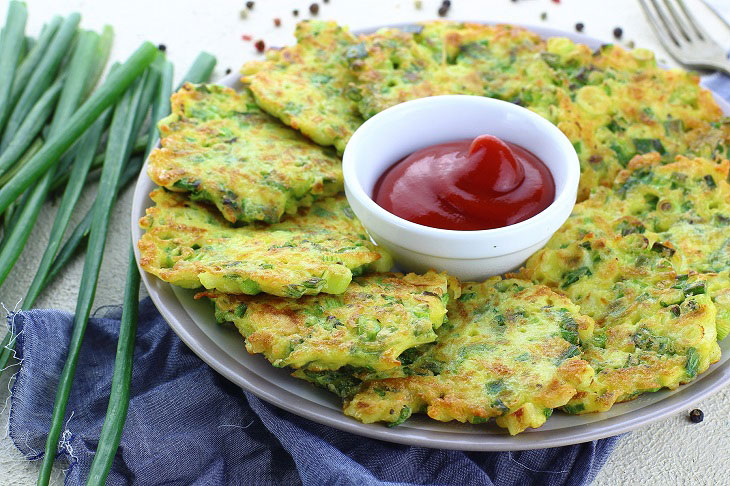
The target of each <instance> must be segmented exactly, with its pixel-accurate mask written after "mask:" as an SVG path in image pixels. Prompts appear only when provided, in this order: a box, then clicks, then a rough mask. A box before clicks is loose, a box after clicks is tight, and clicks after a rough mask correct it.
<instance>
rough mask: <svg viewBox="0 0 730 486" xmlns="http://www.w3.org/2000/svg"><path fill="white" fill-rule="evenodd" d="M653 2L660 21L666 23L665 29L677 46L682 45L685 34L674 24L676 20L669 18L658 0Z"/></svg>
mask: <svg viewBox="0 0 730 486" xmlns="http://www.w3.org/2000/svg"><path fill="white" fill-rule="evenodd" d="M651 3H652V5H653V6H654V11H655V12H656V14H657V17H659V21H660V23H661V24H662V25H664V31H665V32H666V33H667V34H668V35H669V36H670V37H671V38H672V40H673V41H674V44H676V45H677V47H682V40H683V39H684V36H682V34H681V32H679V30H680V29H679V28H678V27H677V26H676V25H675V24H674V22H672V21H671V20H669V17H668V16H667V15H666V13H665V12H664V9H663V8H662V7H661V6H660V5H659V2H658V0H651Z"/></svg>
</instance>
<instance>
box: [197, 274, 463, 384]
mask: <svg viewBox="0 0 730 486" xmlns="http://www.w3.org/2000/svg"><path fill="white" fill-rule="evenodd" d="M449 279H450V277H447V276H446V275H445V274H437V273H435V272H429V273H427V274H425V275H415V274H408V275H401V274H372V275H368V276H363V277H356V278H355V279H353V281H352V283H351V284H350V286H349V287H348V288H347V290H346V291H345V292H344V293H343V294H341V295H325V294H319V295H312V296H306V297H302V298H300V299H287V298H281V297H274V296H256V297H251V296H245V295H228V294H221V293H219V292H204V293H201V294H199V295H198V296H196V298H199V297H202V296H205V297H209V298H210V299H212V300H213V301H214V302H215V308H216V317H217V318H218V320H219V321H221V322H233V323H234V324H235V326H236V327H237V328H238V330H239V332H240V333H241V334H242V335H243V336H244V337H245V338H246V349H247V350H248V352H249V353H252V354H256V353H261V354H263V355H264V356H265V357H266V359H268V360H269V361H270V362H271V363H272V364H273V365H274V366H276V367H284V366H290V367H292V368H295V369H296V368H306V369H307V370H311V371H322V370H337V369H340V368H342V367H343V366H351V367H359V368H366V369H368V370H371V371H382V370H386V369H390V368H394V367H397V366H399V365H400V364H401V363H400V361H399V359H398V357H399V356H400V354H401V353H402V352H403V351H405V350H406V349H409V348H412V347H415V346H418V345H420V344H424V343H428V342H432V341H434V340H435V339H436V334H435V332H434V331H435V330H436V329H438V328H439V327H440V326H441V324H442V323H443V322H444V320H445V317H446V304H445V303H446V302H447V301H448V299H449V294H448V286H449ZM451 287H452V291H453V289H454V288H455V289H456V290H457V291H458V282H455V285H454V284H453V283H452V284H451ZM457 295H458V294H457Z"/></svg>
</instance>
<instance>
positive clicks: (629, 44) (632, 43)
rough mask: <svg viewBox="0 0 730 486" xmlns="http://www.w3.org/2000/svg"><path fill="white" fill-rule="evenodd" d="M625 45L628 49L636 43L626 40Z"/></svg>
mask: <svg viewBox="0 0 730 486" xmlns="http://www.w3.org/2000/svg"><path fill="white" fill-rule="evenodd" d="M626 46H627V47H628V48H629V49H633V48H634V47H636V43H635V42H634V41H632V40H630V41H628V42H627V43H626Z"/></svg>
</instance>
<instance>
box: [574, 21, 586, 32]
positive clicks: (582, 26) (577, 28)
mask: <svg viewBox="0 0 730 486" xmlns="http://www.w3.org/2000/svg"><path fill="white" fill-rule="evenodd" d="M585 27H586V26H585V25H583V22H578V23H577V24H575V30H577V31H578V32H583V29H585Z"/></svg>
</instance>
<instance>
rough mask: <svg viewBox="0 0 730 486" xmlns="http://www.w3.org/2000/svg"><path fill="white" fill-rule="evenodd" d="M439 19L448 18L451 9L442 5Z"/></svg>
mask: <svg viewBox="0 0 730 486" xmlns="http://www.w3.org/2000/svg"><path fill="white" fill-rule="evenodd" d="M438 13H439V17H446V14H447V13H449V7H447V6H446V5H441V6H440V7H439V10H438Z"/></svg>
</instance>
